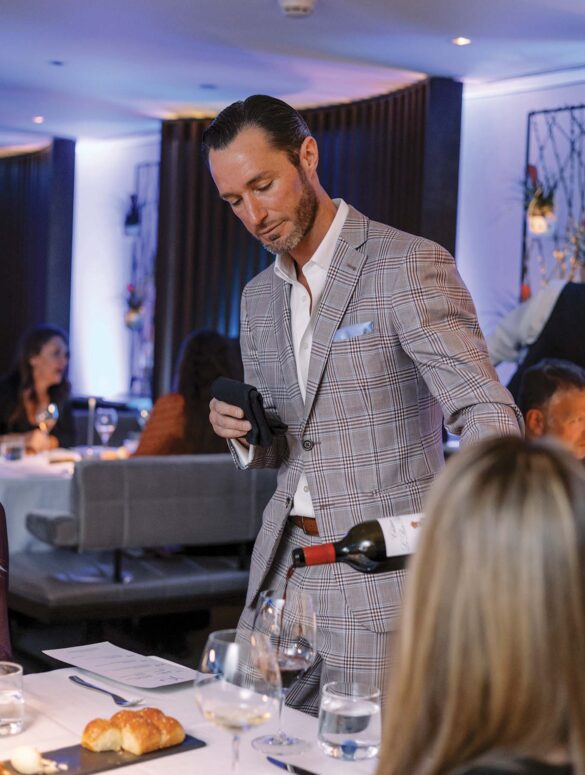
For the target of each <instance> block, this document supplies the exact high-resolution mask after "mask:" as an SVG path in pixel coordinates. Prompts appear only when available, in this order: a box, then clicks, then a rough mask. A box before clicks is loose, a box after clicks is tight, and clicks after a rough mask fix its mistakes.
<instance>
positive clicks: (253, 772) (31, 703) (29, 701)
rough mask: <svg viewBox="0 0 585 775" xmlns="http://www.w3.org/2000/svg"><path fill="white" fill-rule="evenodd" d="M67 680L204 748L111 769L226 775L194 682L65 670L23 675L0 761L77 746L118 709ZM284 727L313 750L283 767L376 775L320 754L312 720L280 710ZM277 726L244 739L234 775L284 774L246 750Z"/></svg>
mask: <svg viewBox="0 0 585 775" xmlns="http://www.w3.org/2000/svg"><path fill="white" fill-rule="evenodd" d="M70 675H81V676H83V677H84V678H85V679H86V680H92V681H94V682H97V683H99V685H100V686H102V687H109V688H111V690H112V691H113V692H115V693H117V694H120V695H122V696H127V697H136V696H137V695H139V696H140V697H142V702H141V707H148V706H151V707H156V708H160V709H161V710H162V711H163V712H164V713H166V714H167V715H170V716H173V717H174V718H176V719H178V720H179V721H180V722H181V724H182V725H183V727H184V728H185V731H186V732H187V733H188V734H190V735H193V736H194V737H197V738H199V739H200V740H202V741H204V742H205V744H206V745H205V746H203V747H201V748H197V749H195V750H190V751H184V752H181V753H175V754H173V753H172V749H168V751H169V753H168V755H165V756H161V757H160V758H157V759H150V760H148V761H144V762H141V761H140V757H137V758H136V763H132V764H130V765H127V766H122V767H119V768H116V769H115V772H120V773H124V775H126V773H127V775H181V774H182V773H185V774H187V773H189V774H190V773H194V774H196V775H215V774H216V773H217V775H228V774H229V773H231V735H230V733H229V732H227V731H226V730H223V729H221V728H219V727H216V726H214V725H213V724H212V723H211V722H209V721H207V720H206V719H204V718H203V716H202V715H201V713H200V712H199V710H198V708H197V706H196V704H195V692H194V688H193V681H190V682H186V683H181V684H175V685H174V686H166V687H160V688H156V689H148V690H144V689H140V690H138V689H134V688H132V687H129V686H126V685H122V684H121V683H118V682H114V681H111V680H108V679H105V678H102V677H98V676H96V675H95V674H92V673H89V672H88V671H85V670H80V669H78V668H71V667H67V668H63V669H57V670H51V671H47V672H44V673H32V674H29V675H25V676H24V681H23V683H24V697H25V703H26V705H25V707H26V712H25V723H24V728H23V730H22V732H20V733H19V734H17V735H12V736H9V737H2V738H0V760H6V759H10V755H11V752H12V751H13V750H14V749H15V748H16V747H18V746H21V745H31V746H34V747H36V748H38V749H39V750H40V751H41V752H48V751H51V750H55V749H58V748H61V747H66V746H71V745H75V744H78V743H79V742H80V740H81V735H82V732H83V729H84V727H85V725H86V724H87V722H88V721H90V720H91V719H93V718H109V717H110V716H111V715H113V714H114V713H115V712H116V711H117V710H119V708H118V706H116V705H115V704H114V702H113V700H112V699H111V698H110V697H109V696H108V695H105V694H101V693H98V692H95V691H92V690H90V689H86V688H84V687H81V686H78V685H76V684H74V683H73V682H71V681H70V680H69V678H68V677H69V676H70ZM283 726H284V728H285V729H286V731H287V732H289V733H292V734H295V735H298V736H300V737H304V738H305V739H306V740H308V741H310V743H311V746H310V749H309V750H308V751H306V752H304V753H301V754H295V755H289V756H277V757H275V758H277V759H278V760H280V761H287V762H290V763H291V764H295V765H298V766H299V767H302V768H304V769H305V770H307V771H308V772H309V773H315V775H373V774H374V772H375V770H376V766H377V762H378V760H377V759H368V760H362V761H343V760H339V759H334V758H331V757H329V756H327V755H326V754H325V753H323V752H322V751H321V750H320V748H319V746H318V743H317V727H318V722H317V719H316V718H314V717H312V716H309V715H307V714H305V713H301V712H300V711H297V710H294V709H293V708H285V709H284V713H283ZM276 727H277V721H276V719H272V720H271V721H269V722H267V723H266V724H265V725H263V726H261V727H256V728H255V729H254V730H252V731H250V732H246V733H244V734H243V735H242V739H241V745H240V768H239V771H238V775H276V774H277V773H278V772H283V771H284V770H282V769H280V768H278V767H276V766H275V765H273V764H271V763H269V762H268V761H267V758H266V756H265V755H264V754H262V753H260V752H259V751H256V750H255V749H253V748H252V746H251V740H252V739H253V738H254V737H255V736H257V735H258V734H264V733H266V732H275V731H276Z"/></svg>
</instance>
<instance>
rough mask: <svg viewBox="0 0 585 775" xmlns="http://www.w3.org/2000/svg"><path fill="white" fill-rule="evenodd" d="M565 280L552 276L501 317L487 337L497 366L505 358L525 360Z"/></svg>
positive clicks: (549, 314) (492, 359) (512, 360)
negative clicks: (549, 280) (539, 288)
mask: <svg viewBox="0 0 585 775" xmlns="http://www.w3.org/2000/svg"><path fill="white" fill-rule="evenodd" d="M566 284H567V281H566V280H552V281H551V282H550V283H549V284H548V285H546V286H545V287H544V288H542V289H541V290H540V291H538V293H536V294H535V295H534V296H533V297H532V298H530V299H528V301H525V302H523V303H522V304H520V306H519V307H516V309H513V310H512V311H511V312H509V313H508V314H507V315H506V316H505V317H504V318H502V320H501V321H500V322H499V323H498V325H497V326H496V328H495V329H494V331H493V333H492V334H490V335H489V336H487V337H486V343H487V347H488V352H489V356H490V360H491V362H492V363H493V365H494V366H497V365H498V364H500V363H502V362H503V361H511V362H514V361H515V362H516V363H521V362H522V361H523V360H524V358H525V356H526V352H527V350H528V347H529V345H531V344H534V342H536V340H537V339H538V337H539V336H540V334H541V332H542V329H543V328H544V326H545V324H546V322H547V320H548V319H549V317H550V316H551V313H552V311H553V309H554V306H555V304H556V303H557V301H558V298H559V296H560V295H561V291H562V290H563V288H564V287H565V285H566Z"/></svg>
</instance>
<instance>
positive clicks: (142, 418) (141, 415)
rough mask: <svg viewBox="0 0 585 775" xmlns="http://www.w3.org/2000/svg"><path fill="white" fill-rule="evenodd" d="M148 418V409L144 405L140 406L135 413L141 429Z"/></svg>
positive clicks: (144, 426)
mask: <svg viewBox="0 0 585 775" xmlns="http://www.w3.org/2000/svg"><path fill="white" fill-rule="evenodd" d="M149 418H150V409H147V408H146V407H142V409H141V410H140V411H139V412H138V414H137V415H136V419H137V420H138V425H139V426H140V430H141V431H143V430H144V429H145V428H146V423H147V422H148V420H149Z"/></svg>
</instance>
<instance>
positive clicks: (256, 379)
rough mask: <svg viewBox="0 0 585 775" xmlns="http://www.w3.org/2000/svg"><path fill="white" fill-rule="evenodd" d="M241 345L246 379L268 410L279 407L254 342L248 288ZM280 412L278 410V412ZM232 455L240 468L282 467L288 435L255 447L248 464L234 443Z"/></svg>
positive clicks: (244, 298) (243, 305)
mask: <svg viewBox="0 0 585 775" xmlns="http://www.w3.org/2000/svg"><path fill="white" fill-rule="evenodd" d="M240 346H241V349H242V361H243V364H244V381H245V382H247V383H248V384H249V385H254V387H255V388H256V389H257V390H259V391H260V393H261V394H262V398H263V400H264V408H265V409H266V410H267V411H270V410H271V409H274V411H275V412H277V409H276V407H275V405H274V400H273V398H272V394H271V391H270V387H269V385H268V384H267V383H266V381H265V380H264V378H263V376H262V370H261V368H260V359H259V357H258V350H257V347H256V345H255V342H254V335H253V331H252V327H251V326H250V321H249V318H248V313H247V309H246V289H244V293H243V294H242V305H241V317H240ZM277 413H278V412H277ZM229 446H230V450H231V453H232V457H233V458H234V461H235V463H236V465H237V466H238V468H280V466H281V465H282V463H283V462H284V460H285V458H286V456H287V454H288V442H287V440H286V436H275V437H274V443H273V444H272V446H270V447H267V448H263V447H254V451H253V455H252V456H251V460H250V462H249V463H248V464H247V465H243V463H242V460H241V457H240V456H239V455H238V454H237V452H236V451H235V449H234V448H233V445H232V444H229Z"/></svg>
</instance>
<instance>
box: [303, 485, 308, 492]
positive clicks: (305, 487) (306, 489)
mask: <svg viewBox="0 0 585 775" xmlns="http://www.w3.org/2000/svg"><path fill="white" fill-rule="evenodd" d="M303 490H304V492H309V485H308V484H306V485H305V486H304V487H303Z"/></svg>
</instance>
